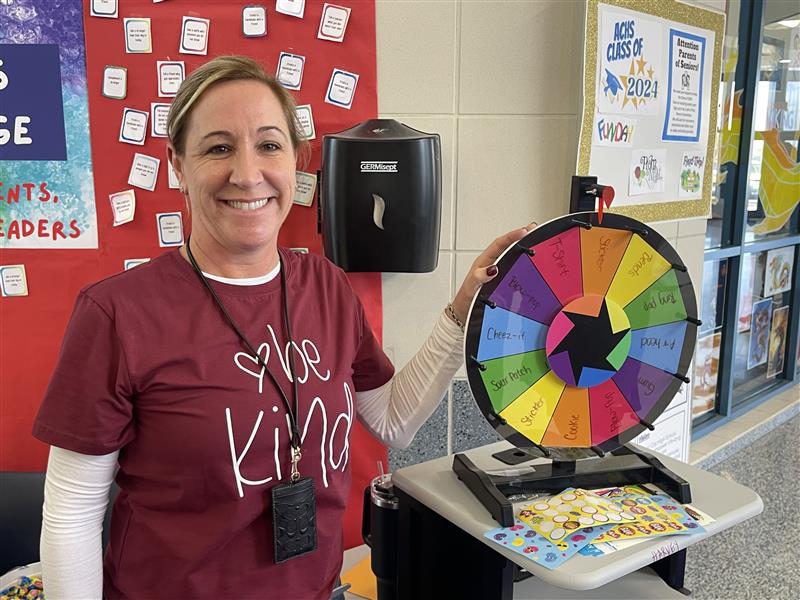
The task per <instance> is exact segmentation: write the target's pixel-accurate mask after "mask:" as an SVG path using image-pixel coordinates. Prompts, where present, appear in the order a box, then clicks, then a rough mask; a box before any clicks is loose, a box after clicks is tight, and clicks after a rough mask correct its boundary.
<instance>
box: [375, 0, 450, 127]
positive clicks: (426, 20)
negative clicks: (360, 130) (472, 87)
mask: <svg viewBox="0 0 800 600" xmlns="http://www.w3.org/2000/svg"><path fill="white" fill-rule="evenodd" d="M457 8H458V3H457V2H453V1H451V0H446V1H442V2H435V1H429V0H425V1H421V2H406V1H398V0H377V1H376V2H375V20H376V46H377V52H378V55H377V59H378V112H380V113H402V114H408V113H420V114H452V113H453V112H454V108H455V89H456V87H455V86H456V75H457V72H456V69H455V58H456V55H455V51H456V10H457Z"/></svg>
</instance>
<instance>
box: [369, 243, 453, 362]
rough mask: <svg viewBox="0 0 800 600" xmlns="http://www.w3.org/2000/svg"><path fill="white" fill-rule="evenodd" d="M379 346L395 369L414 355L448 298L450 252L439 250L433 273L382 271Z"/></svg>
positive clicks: (449, 288) (450, 265)
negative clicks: (437, 263)
mask: <svg viewBox="0 0 800 600" xmlns="http://www.w3.org/2000/svg"><path fill="white" fill-rule="evenodd" d="M382 279H383V306H384V309H383V345H384V348H386V349H387V354H389V358H391V359H392V361H393V362H394V365H395V367H396V368H397V369H401V368H403V366H404V365H405V364H406V363H407V362H408V361H409V359H410V358H411V357H412V356H414V354H415V353H416V351H417V350H419V348H420V347H421V346H422V344H423V343H424V342H425V340H426V339H427V338H428V335H429V334H430V332H431V330H433V325H434V323H436V319H438V318H439V314H440V313H441V312H442V311H443V310H444V307H445V306H446V305H447V303H448V302H449V301H450V297H451V288H452V279H453V253H452V252H441V253H440V254H439V265H438V266H437V268H436V270H435V271H434V272H433V273H423V274H420V273H384V274H383V277H382Z"/></svg>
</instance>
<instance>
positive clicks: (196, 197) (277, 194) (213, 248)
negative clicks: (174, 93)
mask: <svg viewBox="0 0 800 600" xmlns="http://www.w3.org/2000/svg"><path fill="white" fill-rule="evenodd" d="M185 140H186V141H185V149H184V153H183V154H182V155H179V154H177V153H175V152H174V150H173V149H170V151H169V157H170V160H171V161H172V164H173V167H174V168H175V171H176V173H177V175H178V178H179V179H180V181H181V184H182V185H183V186H184V188H185V189H186V193H187V194H188V196H189V200H190V205H191V214H192V246H193V247H194V245H195V243H197V244H198V245H199V246H200V247H202V248H203V249H204V252H206V253H213V254H219V253H222V254H223V255H222V256H220V258H221V259H223V260H230V259H231V257H235V256H237V255H243V254H253V253H256V254H259V253H263V252H268V253H269V254H270V255H272V253H273V252H277V241H278V231H279V230H280V227H281V225H282V224H283V222H284V220H285V219H286V216H287V215H288V214H289V209H290V208H291V206H292V199H293V198H294V190H295V164H296V154H295V148H294V147H293V146H292V142H291V138H290V134H289V126H288V124H287V122H286V117H285V116H284V111H283V108H282V106H281V104H280V102H279V101H278V99H277V98H276V96H275V94H273V92H272V91H271V90H270V89H269V88H268V87H267V86H266V85H264V84H263V83H261V82H258V81H250V80H239V81H226V82H224V83H219V84H217V85H215V86H213V87H212V88H211V89H209V90H208V91H206V92H205V94H204V95H203V96H202V97H201V98H200V100H199V101H198V102H197V104H196V106H195V107H194V108H193V110H192V112H191V115H190V116H189V121H188V123H187V127H186V138H185ZM225 253H228V256H224V255H225Z"/></svg>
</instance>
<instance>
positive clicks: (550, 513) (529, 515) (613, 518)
mask: <svg viewBox="0 0 800 600" xmlns="http://www.w3.org/2000/svg"><path fill="white" fill-rule="evenodd" d="M519 518H520V519H522V521H523V522H525V523H526V524H528V525H529V526H530V527H532V528H533V529H534V530H535V531H536V532H537V533H539V534H540V535H542V536H544V537H545V538H547V539H548V540H550V541H551V542H556V543H558V542H559V541H561V540H563V539H564V538H565V537H567V536H569V535H570V534H572V533H574V532H575V531H578V530H583V529H586V528H589V527H597V526H604V525H610V524H612V525H616V524H623V523H625V524H630V523H635V522H637V521H638V518H637V517H636V516H635V515H634V514H633V513H631V512H630V511H628V510H626V509H625V507H624V506H623V505H622V504H619V503H618V502H615V501H614V500H611V499H608V498H603V497H602V496H598V495H597V494H593V493H592V492H587V491H586V490H582V489H574V488H567V489H566V490H564V491H563V492H561V493H560V494H556V495H554V496H551V497H549V498H539V499H537V501H536V502H534V503H533V504H529V505H528V506H526V507H524V508H523V509H522V511H520V514H519Z"/></svg>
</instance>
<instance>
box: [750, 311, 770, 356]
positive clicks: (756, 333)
mask: <svg viewBox="0 0 800 600" xmlns="http://www.w3.org/2000/svg"><path fill="white" fill-rule="evenodd" d="M771 320H772V298H766V299H764V300H761V301H760V302H756V303H755V304H754V305H753V316H752V317H751V325H750V328H751V330H752V331H751V333H750V348H749V351H748V353H747V369H748V370H749V369H752V368H753V367H757V366H758V365H763V364H764V363H765V362H767V347H768V344H769V325H770V321H771Z"/></svg>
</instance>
